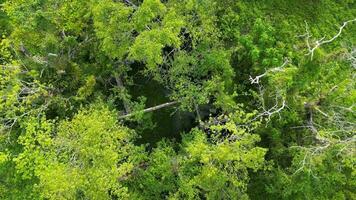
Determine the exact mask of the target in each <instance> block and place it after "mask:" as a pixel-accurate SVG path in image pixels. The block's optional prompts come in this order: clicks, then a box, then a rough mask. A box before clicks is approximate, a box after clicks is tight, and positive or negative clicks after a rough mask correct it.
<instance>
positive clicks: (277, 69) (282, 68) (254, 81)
mask: <svg viewBox="0 0 356 200" xmlns="http://www.w3.org/2000/svg"><path fill="white" fill-rule="evenodd" d="M288 63H289V59H288V58H286V59H285V61H284V63H283V64H282V65H281V66H279V67H275V68H271V69H268V70H267V71H266V72H265V73H263V74H261V75H258V76H256V77H254V78H253V77H252V76H250V78H249V80H250V81H251V84H258V83H259V82H260V79H261V78H263V77H264V76H266V75H268V74H269V73H271V72H279V71H283V70H284V67H285V66H286V65H287V64H288Z"/></svg>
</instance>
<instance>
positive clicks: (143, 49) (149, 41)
mask: <svg viewBox="0 0 356 200" xmlns="http://www.w3.org/2000/svg"><path fill="white" fill-rule="evenodd" d="M161 17H162V18H163V19H162V22H161V21H160V20H161V19H157V20H158V22H155V23H154V25H153V26H151V27H147V28H146V30H144V31H142V32H140V34H139V35H138V36H137V38H136V39H135V42H134V43H133V45H132V46H131V48H130V57H131V58H132V59H134V60H139V61H143V62H145V63H146V64H147V68H148V70H150V71H153V72H156V71H157V65H161V64H163V61H164V59H163V48H164V47H171V48H179V47H180V45H181V39H180V37H179V34H180V30H181V28H182V27H183V25H184V21H183V20H182V19H181V17H180V16H179V15H177V14H176V13H175V12H174V10H172V11H169V12H168V13H167V14H166V15H164V16H161ZM147 26H148V25H147Z"/></svg>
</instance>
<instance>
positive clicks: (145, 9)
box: [133, 0, 166, 32]
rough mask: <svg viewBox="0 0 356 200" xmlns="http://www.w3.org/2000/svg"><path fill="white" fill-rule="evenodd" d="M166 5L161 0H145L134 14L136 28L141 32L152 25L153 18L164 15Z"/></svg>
mask: <svg viewBox="0 0 356 200" xmlns="http://www.w3.org/2000/svg"><path fill="white" fill-rule="evenodd" d="M165 11H166V6H165V5H164V4H163V3H162V2H161V1H160V0H144V1H143V3H142V4H141V5H140V7H139V8H138V10H137V11H136V12H135V14H134V16H133V21H134V23H135V28H136V30H137V31H138V32H141V31H143V30H145V29H147V28H150V27H151V24H152V23H153V20H159V19H157V18H158V17H161V18H162V17H163V15H164V13H165Z"/></svg>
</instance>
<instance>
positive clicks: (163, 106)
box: [119, 101, 178, 119]
mask: <svg viewBox="0 0 356 200" xmlns="http://www.w3.org/2000/svg"><path fill="white" fill-rule="evenodd" d="M176 104H178V102H177V101H171V102H167V103H163V104H160V105H157V106H153V107H150V108H146V109H144V110H141V111H138V112H132V113H129V114H126V115H122V116H119V119H124V118H128V117H132V116H134V115H136V114H138V113H147V112H152V111H155V110H159V109H162V108H165V107H169V106H173V105H176Z"/></svg>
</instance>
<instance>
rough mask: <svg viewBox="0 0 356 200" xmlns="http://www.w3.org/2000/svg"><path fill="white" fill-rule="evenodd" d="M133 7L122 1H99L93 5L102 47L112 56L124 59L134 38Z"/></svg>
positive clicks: (96, 29)
mask: <svg viewBox="0 0 356 200" xmlns="http://www.w3.org/2000/svg"><path fill="white" fill-rule="evenodd" d="M132 12H133V9H132V8H130V7H127V6H125V5H124V4H122V3H120V2H113V1H110V0H108V1H99V2H97V3H96V4H94V5H93V15H94V26H95V33H96V35H97V37H98V38H99V39H100V40H101V49H102V51H104V52H105V53H106V54H107V55H108V56H110V57H111V58H119V59H122V58H123V57H124V56H125V54H127V52H128V49H129V47H130V45H131V43H132V40H133V35H132V34H133V33H132V31H134V26H133V23H132V21H130V16H131V15H132Z"/></svg>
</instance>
